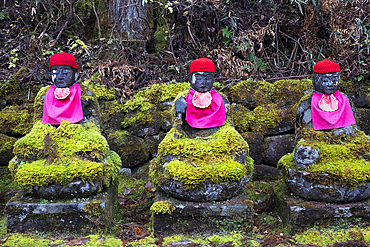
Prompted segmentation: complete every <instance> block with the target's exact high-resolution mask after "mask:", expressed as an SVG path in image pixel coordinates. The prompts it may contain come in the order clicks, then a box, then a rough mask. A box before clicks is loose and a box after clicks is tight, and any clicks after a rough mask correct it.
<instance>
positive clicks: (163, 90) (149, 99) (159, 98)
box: [122, 83, 190, 128]
mask: <svg viewBox="0 0 370 247" xmlns="http://www.w3.org/2000/svg"><path fill="white" fill-rule="evenodd" d="M189 88H190V85H189V83H175V84H170V85H164V84H161V85H159V84H154V85H151V86H150V87H149V88H147V89H146V90H144V91H140V92H138V93H137V94H136V95H135V96H134V99H133V100H130V101H127V102H126V103H125V104H124V105H123V109H122V112H123V113H127V114H126V116H125V118H124V120H123V122H122V127H123V128H127V127H130V126H132V125H134V124H135V123H138V124H146V125H153V124H154V123H155V121H156V119H159V118H161V113H160V112H159V109H158V107H157V105H158V104H160V103H163V102H166V101H172V100H173V99H174V98H175V97H176V95H177V94H178V93H179V92H181V91H184V90H186V89H187V90H189ZM165 114H167V113H165Z"/></svg>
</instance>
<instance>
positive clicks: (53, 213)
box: [6, 184, 117, 234]
mask: <svg viewBox="0 0 370 247" xmlns="http://www.w3.org/2000/svg"><path fill="white" fill-rule="evenodd" d="M22 193H23V194H22ZM22 193H18V194H17V195H16V196H15V197H14V198H12V199H11V200H10V202H8V203H7V205H6V214H7V216H6V222H7V229H8V230H9V231H10V232H32V231H38V232H43V233H47V232H55V231H63V232H65V231H69V232H71V233H72V234H86V233H88V234H90V233H91V230H92V229H93V230H99V229H98V227H99V228H100V229H102V227H105V229H106V230H108V227H109V226H110V225H111V223H110V221H109V220H108V219H113V217H114V214H115V213H114V207H115V204H116V203H117V184H115V185H112V186H111V187H110V188H109V190H108V192H106V193H103V194H101V195H99V196H94V197H89V198H84V199H81V200H80V201H70V202H65V201H54V202H48V203H44V204H42V203H39V202H40V199H34V198H32V197H28V196H26V195H25V194H24V192H22ZM94 222H95V223H96V224H95V223H94ZM103 229H104V228H103Z"/></svg>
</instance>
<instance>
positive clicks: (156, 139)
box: [144, 131, 166, 156]
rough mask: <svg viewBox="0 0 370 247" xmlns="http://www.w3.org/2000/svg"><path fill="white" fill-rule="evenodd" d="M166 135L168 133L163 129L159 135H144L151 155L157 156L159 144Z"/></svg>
mask: <svg viewBox="0 0 370 247" xmlns="http://www.w3.org/2000/svg"><path fill="white" fill-rule="evenodd" d="M165 136H166V133H165V132H163V131H160V132H159V133H158V135H154V136H146V137H144V141H145V145H146V147H147V149H148V152H149V153H150V154H151V155H153V156H155V154H157V152H158V145H159V143H160V142H161V141H162V140H163V138H164V137H165Z"/></svg>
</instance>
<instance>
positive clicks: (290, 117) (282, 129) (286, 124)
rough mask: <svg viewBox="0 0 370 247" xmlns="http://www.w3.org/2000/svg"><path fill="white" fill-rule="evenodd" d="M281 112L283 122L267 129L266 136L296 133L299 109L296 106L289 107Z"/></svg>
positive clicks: (285, 107) (283, 108) (282, 108)
mask: <svg viewBox="0 0 370 247" xmlns="http://www.w3.org/2000/svg"><path fill="white" fill-rule="evenodd" d="M279 111H280V115H281V116H282V120H281V122H280V123H279V124H278V125H277V126H275V127H274V128H270V129H267V131H266V136H275V135H279V134H280V135H281V134H288V133H291V134H292V133H294V128H295V126H294V125H295V116H296V114H297V107H295V106H294V105H288V106H284V107H281V108H279Z"/></svg>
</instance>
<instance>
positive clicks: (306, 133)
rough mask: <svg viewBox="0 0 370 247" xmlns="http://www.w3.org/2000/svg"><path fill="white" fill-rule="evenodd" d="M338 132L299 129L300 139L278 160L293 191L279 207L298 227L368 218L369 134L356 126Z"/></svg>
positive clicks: (369, 204)
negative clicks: (291, 151) (349, 129)
mask: <svg viewBox="0 0 370 247" xmlns="http://www.w3.org/2000/svg"><path fill="white" fill-rule="evenodd" d="M349 127H351V126H349ZM336 131H337V130H336V129H334V130H331V131H314V130H313V129H312V128H305V129H302V130H299V131H297V133H296V135H297V137H298V140H300V141H299V142H298V143H297V145H296V148H295V150H294V152H293V153H291V154H287V155H285V156H284V157H282V158H281V159H280V161H279V163H278V166H279V167H280V168H281V170H282V174H283V177H284V179H285V182H286V185H287V189H288V190H289V192H286V193H285V195H284V196H283V197H281V200H280V204H279V206H278V207H279V208H281V210H280V211H281V212H282V215H281V217H282V219H283V220H284V221H285V222H286V223H287V224H289V225H292V229H293V230H294V231H297V229H302V228H304V227H307V226H312V225H313V224H314V222H316V221H319V224H332V223H330V222H332V221H337V220H338V219H342V220H343V219H345V220H349V219H350V218H352V217H363V218H364V219H365V220H366V221H369V220H370V219H369V218H368V213H369V211H368V210H369V208H370V207H369V206H370V202H369V197H370V158H369V157H370V141H369V137H368V136H367V135H366V134H365V133H364V132H362V131H359V130H356V129H354V130H353V132H351V133H347V134H346V133H341V134H335V133H336ZM360 201H361V202H360Z"/></svg>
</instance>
